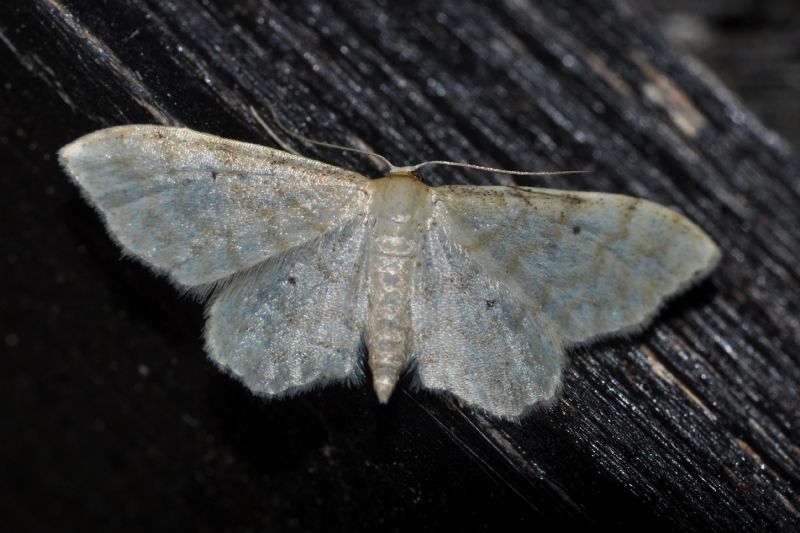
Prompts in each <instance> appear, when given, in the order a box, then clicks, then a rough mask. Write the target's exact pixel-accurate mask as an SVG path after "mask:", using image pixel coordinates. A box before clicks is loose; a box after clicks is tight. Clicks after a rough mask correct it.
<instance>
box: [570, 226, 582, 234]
mask: <svg viewBox="0 0 800 533" xmlns="http://www.w3.org/2000/svg"><path fill="white" fill-rule="evenodd" d="M580 233H581V227H580V226H573V227H572V234H573V235H580Z"/></svg>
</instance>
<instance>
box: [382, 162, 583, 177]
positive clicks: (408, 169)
mask: <svg viewBox="0 0 800 533" xmlns="http://www.w3.org/2000/svg"><path fill="white" fill-rule="evenodd" d="M428 165H443V166H447V167H462V168H470V169H472V170H483V171H486V172H498V173H501V174H512V175H514V176H559V175H563V174H586V173H587V172H589V171H588V170H555V171H536V172H528V171H527V170H506V169H504V168H494V167H485V166H483V165H472V164H470V163H457V162H455V161H424V162H422V163H419V164H417V165H411V166H409V167H393V168H392V171H393V172H398V173H403V172H414V171H416V170H419V169H421V168H422V167H426V166H428Z"/></svg>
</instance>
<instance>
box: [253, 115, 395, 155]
mask: <svg viewBox="0 0 800 533" xmlns="http://www.w3.org/2000/svg"><path fill="white" fill-rule="evenodd" d="M267 107H268V108H269V112H270V114H272V120H274V121H275V124H277V125H278V128H280V129H281V131H283V132H284V133H285V134H287V135H289V136H291V137H294V138H295V139H299V140H301V141H303V142H307V143H310V144H316V145H317V146H323V147H325V148H333V149H335V150H344V151H346V152H355V153H357V154H364V155H369V156H372V157H376V158H378V159H380V160H381V161H382V162H383V163H384V164H385V165H386V166H388V167H389V168H391V169H395V168H397V167H395V166H394V165H393V164H392V162H391V161H389V160H388V159H386V158H385V157H383V156H382V155H380V154H376V153H375V152H372V151H370V150H361V149H360V148H353V147H351V146H341V145H339V144H331V143H326V142H322V141H315V140H314V139H309V138H308V137H305V136H303V135H300V134H299V133H297V132H295V131H292V130H290V129H289V128H287V127H286V126H284V125H283V123H282V122H281V119H280V118H278V113H276V112H275V108H274V107H272V106H271V105H269V104H267ZM250 112H251V113H253V116H255V118H256V120H257V121H258V123H259V124H261V127H262V128H264V129H265V130H266V131H267V134H268V135H269V136H270V137H272V140H274V141H275V142H276V143H278V145H280V147H281V148H283V149H284V150H286V151H287V152H291V153H293V154H295V155H299V156H301V157H302V154H300V153H299V152H298V151H297V150H295V149H294V148H291V147H290V146H288V145H287V144H286V143H285V142H283V140H281V139H280V138H279V137H278V136H277V135H276V134H275V132H274V131H272V129H271V128H270V127H269V126H267V124H266V123H265V122H264V120H262V118H261V117H260V116H259V115H258V113H257V112H256V110H255V108H254V107H253V106H250Z"/></svg>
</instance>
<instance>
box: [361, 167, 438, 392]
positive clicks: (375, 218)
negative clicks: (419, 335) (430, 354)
mask: <svg viewBox="0 0 800 533" xmlns="http://www.w3.org/2000/svg"><path fill="white" fill-rule="evenodd" d="M373 184H374V186H375V189H374V193H375V194H374V196H373V204H372V206H371V221H372V230H371V233H372V235H371V239H370V244H369V251H368V276H369V287H368V290H369V297H368V302H369V304H368V310H367V349H368V350H369V366H370V370H371V371H372V379H373V385H374V388H375V393H376V394H377V396H378V399H379V400H380V401H381V402H386V401H388V399H389V396H391V394H392V391H393V390H394V386H395V384H396V383H397V379H398V378H399V377H400V374H401V373H402V372H403V369H404V368H405V367H406V364H407V363H408V360H409V357H410V353H411V346H410V343H411V326H412V325H411V291H412V279H413V274H414V267H415V265H416V261H417V255H418V252H419V249H420V242H421V238H422V237H421V229H423V228H424V226H425V225H426V224H427V221H428V218H429V217H430V201H429V195H428V187H427V186H425V185H424V184H423V183H421V182H420V181H419V180H416V179H415V178H412V177H410V176H409V177H388V178H383V179H380V180H375V181H374V182H373Z"/></svg>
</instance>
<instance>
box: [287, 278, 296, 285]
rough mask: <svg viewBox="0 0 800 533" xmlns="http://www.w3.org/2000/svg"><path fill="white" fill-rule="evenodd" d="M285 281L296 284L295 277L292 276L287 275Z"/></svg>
mask: <svg viewBox="0 0 800 533" xmlns="http://www.w3.org/2000/svg"><path fill="white" fill-rule="evenodd" d="M286 283H288V284H289V285H291V286H292V287H294V286H295V285H297V278H296V277H294V276H289V277H288V278H286Z"/></svg>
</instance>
